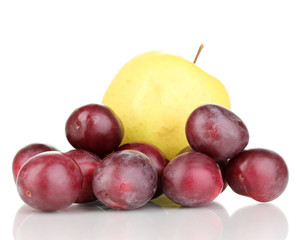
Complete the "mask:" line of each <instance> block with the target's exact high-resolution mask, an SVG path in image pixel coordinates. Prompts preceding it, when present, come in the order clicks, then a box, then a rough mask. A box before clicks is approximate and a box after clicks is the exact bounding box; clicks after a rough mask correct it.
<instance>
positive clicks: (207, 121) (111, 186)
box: [12, 104, 288, 211]
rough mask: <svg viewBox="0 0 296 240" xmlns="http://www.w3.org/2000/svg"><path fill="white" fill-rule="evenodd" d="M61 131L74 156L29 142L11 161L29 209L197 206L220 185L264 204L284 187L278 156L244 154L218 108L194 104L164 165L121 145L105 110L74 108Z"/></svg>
mask: <svg viewBox="0 0 296 240" xmlns="http://www.w3.org/2000/svg"><path fill="white" fill-rule="evenodd" d="M65 132H66V137H67V139H68V141H69V143H70V144H71V145H72V146H73V147H74V149H73V150H70V151H68V152H61V151H58V150H57V149H55V148H54V147H52V146H48V145H45V144H30V145H28V146H26V147H24V148H22V149H21V150H19V151H18V152H17V154H16V156H15V158H14V160H13V164H12V165H13V175H14V179H15V181H16V186H17V190H18V193H19V195H20V197H21V198H22V200H23V201H24V202H25V203H27V204H28V205H29V206H31V207H33V208H36V209H39V210H44V211H55V210H59V209H63V208H66V207H68V206H70V205H71V204H73V203H86V202H91V201H99V202H101V203H102V204H104V205H106V206H107V207H110V208H114V209H135V208H139V207H141V206H144V205H145V204H146V203H147V202H149V201H150V200H151V199H153V198H157V197H159V196H160V195H161V194H165V195H166V196H167V197H168V198H169V199H170V200H172V201H173V202H175V203H177V204H179V205H182V206H188V207H196V206H200V205H203V204H206V203H209V202H211V201H213V200H214V199H215V198H216V197H217V196H218V195H219V194H220V193H221V192H222V191H223V190H224V189H225V187H226V186H227V184H228V185H229V186H230V187H231V188H232V189H233V190H234V192H236V193H238V194H241V195H245V196H249V197H252V198H253V199H255V200H257V201H260V202H267V201H271V200H273V199H275V198H277V197H278V196H280V194H281V193H282V192H283V191H284V190H285V188H286V186H287V183H288V169H287V166H286V163H285V161H284V160H283V159H282V157H281V156H280V155H278V154H277V153H275V152H273V151H270V150H266V149H249V150H245V148H246V146H247V144H248V142H249V132H248V129H247V127H246V125H245V124H244V123H243V121H242V120H241V119H240V118H239V117H238V116H237V115H235V114H234V113H233V112H231V111H230V110H229V109H227V108H225V107H222V106H221V105H217V104H204V105H201V106H199V107H198V108H196V109H195V110H194V111H193V112H192V113H191V114H190V115H189V116H188V118H187V121H186V126H185V135H186V138H187V141H188V146H187V147H185V148H184V149H179V153H178V154H177V155H176V156H175V157H174V158H173V159H170V161H169V160H168V159H167V157H166V156H165V154H164V153H163V152H162V151H161V150H160V149H159V148H158V147H157V146H155V145H154V144H151V143H149V142H141V141H137V142H136V141H134V142H129V143H122V139H123V136H124V126H123V124H122V122H121V120H120V118H119V117H118V116H117V115H116V113H115V112H114V111H112V109H111V108H110V107H107V106H106V105H100V104H88V105H85V106H82V107H79V108H78V109H76V110H75V111H74V112H73V113H72V114H71V115H70V116H69V118H68V120H67V122H66V126H65ZM120 144H122V145H120Z"/></svg>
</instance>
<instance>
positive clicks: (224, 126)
mask: <svg viewBox="0 0 296 240" xmlns="http://www.w3.org/2000/svg"><path fill="white" fill-rule="evenodd" d="M186 136H187V140H188V142H189V144H190V146H191V147H192V149H194V150H195V151H197V152H202V153H205V154H207V155H208V156H210V157H212V158H214V159H215V160H216V161H223V160H227V159H229V158H232V157H234V156H235V155H236V154H238V153H240V152H241V151H243V150H244V148H245V147H246V146H247V145H248V142H249V132H248V129H247V127H246V125H245V124H244V123H243V121H242V120H241V119H240V118H239V117H238V116H236V115H235V114H234V113H233V112H231V111H230V110H228V109H227V108H224V107H222V106H219V105H216V104H205V105H203V106H200V107H198V108H197V109H195V110H194V111H193V112H192V113H191V114H190V116H189V118H188V120H187V122H186Z"/></svg>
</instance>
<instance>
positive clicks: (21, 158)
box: [12, 143, 57, 181]
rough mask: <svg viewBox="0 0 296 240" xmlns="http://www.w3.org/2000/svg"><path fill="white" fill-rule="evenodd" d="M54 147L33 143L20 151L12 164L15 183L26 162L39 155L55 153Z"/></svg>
mask: <svg viewBox="0 0 296 240" xmlns="http://www.w3.org/2000/svg"><path fill="white" fill-rule="evenodd" d="M55 150H57V149H55V148H54V147H52V146H50V145H47V144H42V143H32V144H29V145H27V146H25V147H23V148H22V149H20V150H19V151H18V152H17V153H16V155H15V157H14V159H13V162H12V172H13V178H14V181H16V177H17V174H18V172H19V170H20V169H21V167H22V166H23V165H24V163H25V162H27V161H28V160H29V159H30V158H31V157H33V156H35V155H37V154H38V153H42V152H47V151H55Z"/></svg>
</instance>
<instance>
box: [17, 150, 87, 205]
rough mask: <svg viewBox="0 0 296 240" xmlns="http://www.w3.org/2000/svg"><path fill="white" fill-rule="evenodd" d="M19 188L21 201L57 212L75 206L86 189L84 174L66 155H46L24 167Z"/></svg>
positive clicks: (21, 171) (38, 156)
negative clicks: (83, 181) (82, 190)
mask: <svg viewBox="0 0 296 240" xmlns="http://www.w3.org/2000/svg"><path fill="white" fill-rule="evenodd" d="M16 184H17V190H18V193H19V195H20V197H21V198H22V200H23V201H24V202H25V203H27V204H28V205H29V206H31V207H32V208H36V209H39V210H44V211H55V210H59V209H63V208H66V207H68V206H70V205H71V204H72V203H74V202H75V200H76V199H77V196H78V194H79V192H80V190H81V186H82V173H81V170H80V168H79V166H78V164H77V163H76V162H75V161H74V160H73V159H72V158H71V157H69V156H67V155H66V154H63V153H60V152H57V151H51V152H44V153H39V154H38V155H35V156H34V157H32V158H31V159H30V161H28V162H27V163H25V164H24V165H23V167H22V168H21V170H20V172H19V174H18V177H17V180H16Z"/></svg>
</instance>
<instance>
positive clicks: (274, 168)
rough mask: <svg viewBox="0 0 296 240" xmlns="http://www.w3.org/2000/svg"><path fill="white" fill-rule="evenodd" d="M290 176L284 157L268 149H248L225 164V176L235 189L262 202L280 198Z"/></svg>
mask: <svg viewBox="0 0 296 240" xmlns="http://www.w3.org/2000/svg"><path fill="white" fill-rule="evenodd" d="M288 178H289V173H288V167H287V165H286V163H285V161H284V159H283V158H282V157H281V156H280V155H279V154H277V153H276V152H273V151H271V150H268V149H262V148H254V149H249V150H245V151H243V152H241V153H240V154H238V155H237V156H235V157H234V158H232V159H230V160H229V162H228V164H227V167H226V179H227V182H228V185H229V186H230V187H231V188H232V190H233V191H234V192H236V193H238V194H240V195H244V196H248V197H251V198H253V199H254V200H257V201H259V202H269V201H272V200H274V199H276V198H277V197H279V196H280V195H281V194H282V193H283V191H284V190H285V188H286V186H287V184H288Z"/></svg>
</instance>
